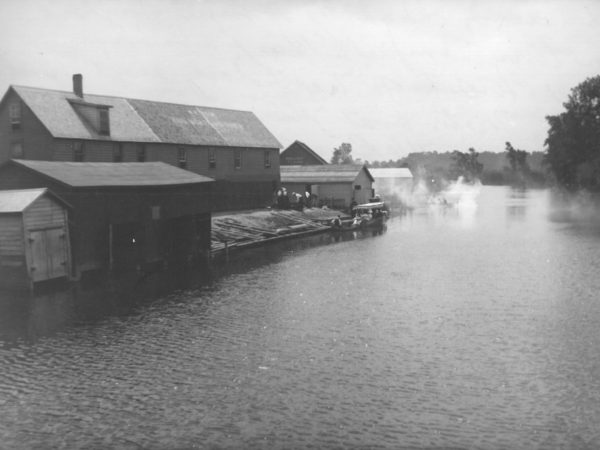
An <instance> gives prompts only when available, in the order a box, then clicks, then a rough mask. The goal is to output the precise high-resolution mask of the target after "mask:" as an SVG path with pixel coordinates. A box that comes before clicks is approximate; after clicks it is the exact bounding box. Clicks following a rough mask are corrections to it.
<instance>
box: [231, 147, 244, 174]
mask: <svg viewBox="0 0 600 450" xmlns="http://www.w3.org/2000/svg"><path fill="white" fill-rule="evenodd" d="M233 167H234V168H235V169H241V168H242V151H241V150H240V149H236V150H234V151H233Z"/></svg>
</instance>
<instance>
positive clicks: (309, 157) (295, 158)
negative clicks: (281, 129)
mask: <svg viewBox="0 0 600 450" xmlns="http://www.w3.org/2000/svg"><path fill="white" fill-rule="evenodd" d="M280 160H281V165H288V166H311V165H317V164H323V161H321V160H320V159H318V158H316V157H315V156H314V155H313V154H311V153H310V152H308V151H307V150H306V149H304V148H303V147H302V146H301V145H300V144H298V143H297V142H294V143H293V144H292V145H290V146H289V147H288V148H286V149H285V150H284V151H283V152H281V156H280Z"/></svg>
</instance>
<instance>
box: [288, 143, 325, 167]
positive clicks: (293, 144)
mask: <svg viewBox="0 0 600 450" xmlns="http://www.w3.org/2000/svg"><path fill="white" fill-rule="evenodd" d="M293 147H300V148H301V149H302V150H304V151H305V152H306V153H308V154H310V155H311V156H312V157H313V158H315V159H316V160H317V161H319V162H320V163H321V164H328V162H327V161H326V160H324V159H323V158H321V157H320V156H319V155H318V154H317V152H315V151H314V150H313V149H312V148H310V147H309V146H308V145H306V144H305V143H304V142H301V141H298V140H295V141H294V142H292V143H291V144H290V145H289V146H288V147H287V148H286V149H285V150H283V151H282V152H281V156H284V153H285V152H286V151H288V150H289V149H291V148H293Z"/></svg>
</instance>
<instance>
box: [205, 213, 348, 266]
mask: <svg viewBox="0 0 600 450" xmlns="http://www.w3.org/2000/svg"><path fill="white" fill-rule="evenodd" d="M338 215H339V216H341V217H342V218H349V216H348V215H347V214H346V213H344V212H341V211H338V210H334V209H322V208H304V210H303V211H296V210H282V209H261V210H249V211H232V212H223V213H215V214H213V217H212V227H211V257H215V256H219V255H223V254H228V253H229V252H230V251H231V250H239V249H242V248H247V247H252V246H255V245H260V244H264V243H267V242H273V241H278V240H282V239H289V238H292V237H300V236H306V235H310V234H315V233H321V232H325V231H328V230H329V229H331V221H332V220H333V219H334V218H336V217H337V216H338Z"/></svg>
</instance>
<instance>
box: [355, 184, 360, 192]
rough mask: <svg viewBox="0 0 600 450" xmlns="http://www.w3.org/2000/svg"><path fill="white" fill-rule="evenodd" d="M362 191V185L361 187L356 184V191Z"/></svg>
mask: <svg viewBox="0 0 600 450" xmlns="http://www.w3.org/2000/svg"><path fill="white" fill-rule="evenodd" d="M361 189H362V187H361V185H360V184H356V185H354V190H355V191H360V190H361Z"/></svg>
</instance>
